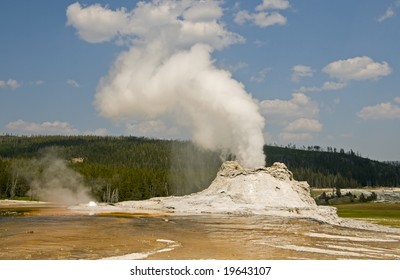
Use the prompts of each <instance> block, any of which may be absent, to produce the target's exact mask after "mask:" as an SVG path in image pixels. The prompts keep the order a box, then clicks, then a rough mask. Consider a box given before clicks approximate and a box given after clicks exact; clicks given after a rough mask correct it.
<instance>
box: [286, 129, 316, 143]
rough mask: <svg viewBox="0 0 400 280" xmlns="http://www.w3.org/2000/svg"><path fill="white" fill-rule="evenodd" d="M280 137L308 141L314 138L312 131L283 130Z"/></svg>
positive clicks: (288, 139) (287, 139)
mask: <svg viewBox="0 0 400 280" xmlns="http://www.w3.org/2000/svg"><path fill="white" fill-rule="evenodd" d="M279 138H280V139H282V140H284V141H289V142H290V141H308V140H311V139H312V138H313V136H312V134H311V133H308V132H297V133H293V132H286V131H285V132H281V133H280V134H279Z"/></svg>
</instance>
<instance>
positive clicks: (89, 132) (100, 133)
mask: <svg viewBox="0 0 400 280" xmlns="http://www.w3.org/2000/svg"><path fill="white" fill-rule="evenodd" d="M79 134H83V135H97V136H106V135H107V134H108V130H107V129H106V128H97V129H95V130H85V131H84V132H83V133H79Z"/></svg>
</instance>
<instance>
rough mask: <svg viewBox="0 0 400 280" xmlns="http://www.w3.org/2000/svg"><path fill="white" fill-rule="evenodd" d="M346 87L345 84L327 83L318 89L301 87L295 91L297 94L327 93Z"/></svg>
mask: <svg viewBox="0 0 400 280" xmlns="http://www.w3.org/2000/svg"><path fill="white" fill-rule="evenodd" d="M346 86H347V84H346V83H338V82H332V81H327V82H325V83H324V84H323V85H322V86H320V87H301V88H299V89H298V90H297V91H299V92H319V91H328V90H339V89H342V88H345V87H346Z"/></svg>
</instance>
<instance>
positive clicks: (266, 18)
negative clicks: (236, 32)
mask: <svg viewBox="0 0 400 280" xmlns="http://www.w3.org/2000/svg"><path fill="white" fill-rule="evenodd" d="M248 21H249V22H252V23H253V24H255V25H257V26H259V27H269V26H272V25H285V24H286V22H287V19H286V17H284V16H283V15H281V14H280V13H277V12H273V13H266V12H259V13H249V12H248V11H240V12H238V13H237V14H236V16H235V22H236V23H237V24H240V25H243V24H245V23H246V22H248Z"/></svg>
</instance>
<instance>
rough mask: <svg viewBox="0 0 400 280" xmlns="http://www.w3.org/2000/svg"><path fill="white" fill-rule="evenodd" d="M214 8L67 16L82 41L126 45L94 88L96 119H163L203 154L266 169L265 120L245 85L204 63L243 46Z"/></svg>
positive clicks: (168, 6) (168, 3) (176, 4)
mask: <svg viewBox="0 0 400 280" xmlns="http://www.w3.org/2000/svg"><path fill="white" fill-rule="evenodd" d="M219 3H220V2H219V1H192V0H183V1H172V0H154V1H152V2H149V3H145V2H139V3H138V5H137V7H136V8H135V9H133V10H132V11H127V10H126V9H119V10H115V11H113V10H111V9H109V8H107V7H102V6H100V5H92V6H87V7H82V6H81V5H80V4H79V3H75V4H72V5H70V6H69V7H68V9H67V17H68V24H69V25H72V26H74V27H75V28H76V29H77V31H78V34H79V36H80V37H81V38H82V39H83V40H86V41H88V42H92V43H97V42H105V41H110V40H112V39H113V38H118V41H119V42H121V41H122V40H124V42H125V43H126V42H129V44H130V47H129V49H128V50H127V51H125V52H122V53H121V54H119V56H118V57H117V59H116V61H115V62H114V65H113V66H112V68H111V69H110V71H109V74H108V76H106V77H104V78H103V79H102V80H101V81H100V83H99V86H98V89H97V94H96V98H95V104H96V106H97V108H98V110H99V112H100V113H101V114H102V115H103V116H105V117H108V118H112V119H119V120H127V121H129V120H136V121H151V120H157V121H160V120H167V122H173V123H174V125H176V126H178V127H181V128H186V129H189V130H190V132H191V133H192V138H193V141H194V142H195V143H197V144H199V145H201V146H202V147H204V148H208V149H222V150H225V151H230V152H232V153H234V154H235V155H236V156H237V158H238V160H239V161H240V162H241V163H242V164H243V165H245V166H248V167H257V166H261V165H264V164H265V159H264V154H263V149H262V147H263V145H264V138H263V134H262V130H263V127H264V119H263V117H262V116H261V114H260V113H259V112H258V106H257V104H256V102H255V101H254V100H253V99H252V97H251V96H250V95H249V94H248V93H247V92H246V91H245V89H244V86H243V85H242V84H241V83H239V82H237V81H236V80H234V79H233V78H232V77H231V74H230V73H229V72H228V71H225V70H222V69H218V68H217V67H216V66H215V65H214V63H213V60H212V58H211V53H212V52H213V51H214V50H215V49H222V48H224V47H226V46H228V45H230V44H234V43H239V42H242V41H243V38H242V37H241V36H239V35H237V34H235V33H232V32H229V31H227V30H226V29H225V27H224V25H223V24H222V23H220V21H219V20H220V18H221V16H222V9H221V7H220V6H219Z"/></svg>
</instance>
